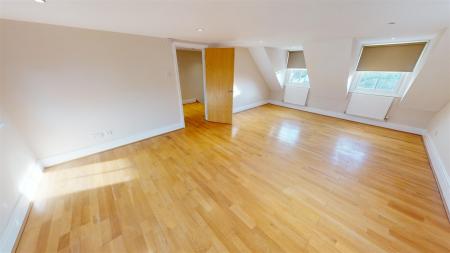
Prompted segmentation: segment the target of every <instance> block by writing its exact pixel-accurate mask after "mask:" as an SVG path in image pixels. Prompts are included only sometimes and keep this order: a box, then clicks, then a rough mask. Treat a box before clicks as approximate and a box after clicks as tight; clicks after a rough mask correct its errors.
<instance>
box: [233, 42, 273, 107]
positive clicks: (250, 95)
mask: <svg viewBox="0 0 450 253" xmlns="http://www.w3.org/2000/svg"><path fill="white" fill-rule="evenodd" d="M233 90H234V98H233V111H236V110H239V108H244V107H246V106H249V105H252V104H258V103H262V102H265V101H266V100H267V99H268V97H269V88H268V86H267V84H266V82H265V81H264V78H263V77H262V76H261V74H260V73H259V70H258V68H257V66H256V64H255V62H254V61H253V58H252V56H251V55H250V52H249V50H248V49H247V48H236V51H235V66H234V89H233Z"/></svg>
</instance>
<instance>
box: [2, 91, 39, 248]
mask: <svg viewBox="0 0 450 253" xmlns="http://www.w3.org/2000/svg"><path fill="white" fill-rule="evenodd" d="M3 91H4V90H3V89H0V92H1V94H4V92H3ZM0 99H2V98H0ZM0 101H1V100H0ZM0 124H4V126H3V127H0V252H10V251H11V249H12V247H13V245H14V242H15V239H16V237H17V235H18V233H19V231H20V228H21V224H22V222H23V220H24V218H25V216H26V213H27V210H28V205H29V203H30V198H31V197H32V193H33V192H34V190H35V189H36V186H37V183H38V182H39V174H40V171H41V168H40V167H39V166H38V165H37V164H36V160H35V159H34V156H33V154H32V152H31V151H30V150H29V149H28V147H27V145H26V143H25V142H24V139H23V138H22V136H20V134H19V133H18V132H17V129H16V128H15V127H14V125H13V123H12V122H11V121H10V120H9V118H8V117H7V115H6V114H5V112H4V110H3V109H2V105H1V104H0Z"/></svg>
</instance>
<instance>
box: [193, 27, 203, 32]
mask: <svg viewBox="0 0 450 253" xmlns="http://www.w3.org/2000/svg"><path fill="white" fill-rule="evenodd" d="M195 30H196V31H197V32H203V31H204V30H205V29H203V28H197V29H195Z"/></svg>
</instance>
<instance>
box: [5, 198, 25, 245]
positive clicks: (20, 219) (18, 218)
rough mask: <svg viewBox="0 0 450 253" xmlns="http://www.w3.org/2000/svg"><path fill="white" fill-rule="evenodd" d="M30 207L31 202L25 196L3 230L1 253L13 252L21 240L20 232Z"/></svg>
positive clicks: (18, 202)
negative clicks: (18, 240) (17, 242)
mask: <svg viewBox="0 0 450 253" xmlns="http://www.w3.org/2000/svg"><path fill="white" fill-rule="evenodd" d="M29 206H30V201H29V200H28V199H27V197H26V196H25V195H22V196H21V198H20V199H19V200H18V201H17V204H16V206H15V207H14V210H13V212H12V214H11V217H10V218H9V221H8V224H7V225H6V228H5V230H3V233H2V234H1V237H0V252H2V253H3V252H5V253H6V252H13V249H14V244H15V243H16V240H17V239H18V238H19V233H20V230H21V229H22V226H23V224H24V223H25V219H26V217H27V213H28V208H29Z"/></svg>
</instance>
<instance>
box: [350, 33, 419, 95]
mask: <svg viewBox="0 0 450 253" xmlns="http://www.w3.org/2000/svg"><path fill="white" fill-rule="evenodd" d="M425 46H426V42H424V41H422V42H409V43H408V42H405V43H399V44H372V45H364V46H363V47H362V51H361V55H360V58H359V62H358V65H357V67H356V72H355V75H354V76H353V79H352V83H351V86H350V91H351V92H359V93H365V94H374V95H384V96H390V97H401V96H403V95H404V93H405V91H406V90H407V86H408V85H410V84H411V76H412V75H414V70H415V69H416V65H417V63H418V61H419V60H420V57H421V55H422V52H423V50H424V48H425Z"/></svg>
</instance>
